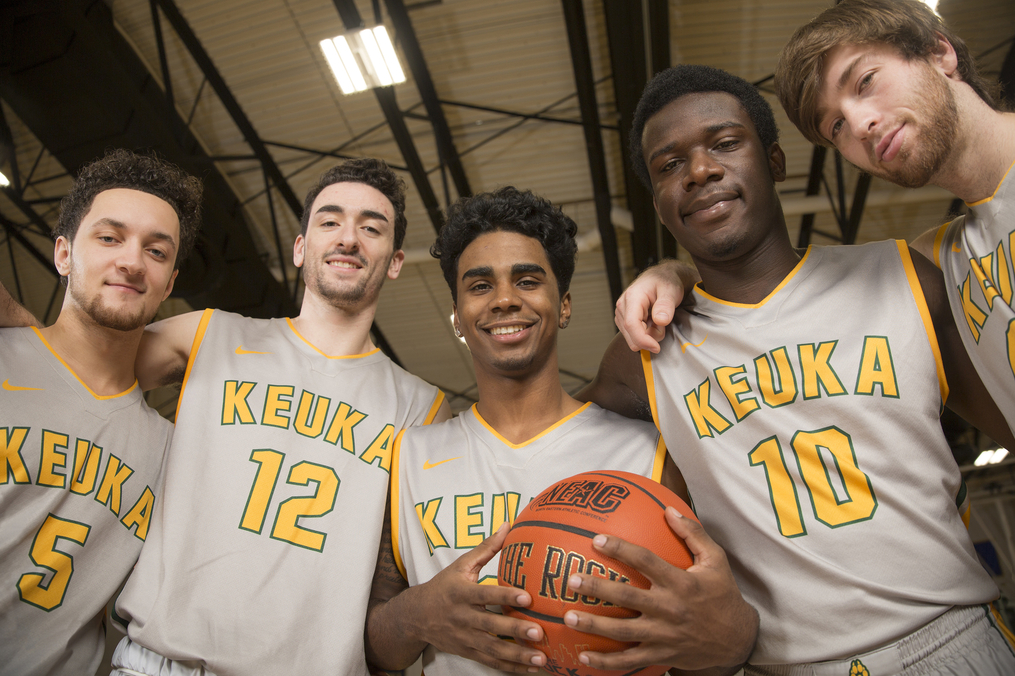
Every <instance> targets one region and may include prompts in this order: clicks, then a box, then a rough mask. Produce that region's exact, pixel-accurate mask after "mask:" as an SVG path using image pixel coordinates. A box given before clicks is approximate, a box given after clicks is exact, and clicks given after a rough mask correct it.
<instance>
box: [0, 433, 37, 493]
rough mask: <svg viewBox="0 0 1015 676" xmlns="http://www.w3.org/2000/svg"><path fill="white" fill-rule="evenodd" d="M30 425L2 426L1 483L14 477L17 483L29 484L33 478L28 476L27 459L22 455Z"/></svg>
mask: <svg viewBox="0 0 1015 676" xmlns="http://www.w3.org/2000/svg"><path fill="white" fill-rule="evenodd" d="M28 430H29V428H28V427H11V428H7V427H0V485H2V484H5V483H7V482H8V481H10V480H11V478H13V479H14V483H16V484H27V483H29V482H30V481H31V480H32V479H31V477H29V476H28V468H27V467H25V459H24V458H22V457H21V447H22V446H23V445H24V444H25V437H27V436H28Z"/></svg>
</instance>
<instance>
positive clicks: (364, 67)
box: [321, 26, 405, 94]
mask: <svg viewBox="0 0 1015 676" xmlns="http://www.w3.org/2000/svg"><path fill="white" fill-rule="evenodd" d="M321 51H322V52H324V58H325V60H327V62H328V66H329V67H330V68H331V72H332V74H333V75H334V76H335V80H336V81H338V86H339V87H340V88H341V89H342V93H343V94H354V93H356V92H361V91H363V90H365V89H368V88H370V87H389V86H391V85H393V84H398V83H400V82H405V72H404V71H403V70H402V66H401V64H400V63H399V62H398V56H397V55H396V54H395V47H394V46H393V45H392V44H391V38H389V37H388V31H387V30H386V29H385V28H384V26H376V27H375V28H363V29H359V30H353V31H349V32H347V33H345V34H344V35H339V36H338V37H335V38H330V39H328V40H321Z"/></svg>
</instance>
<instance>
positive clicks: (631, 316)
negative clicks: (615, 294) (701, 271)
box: [614, 259, 699, 354]
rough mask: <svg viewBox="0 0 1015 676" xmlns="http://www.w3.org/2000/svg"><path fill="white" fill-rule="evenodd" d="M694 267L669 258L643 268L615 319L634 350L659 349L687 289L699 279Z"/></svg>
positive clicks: (619, 304)
mask: <svg viewBox="0 0 1015 676" xmlns="http://www.w3.org/2000/svg"><path fill="white" fill-rule="evenodd" d="M698 280H699V277H698V272H697V270H695V269H694V267H693V266H691V265H688V264H687V263H683V262H681V261H678V260H673V259H667V260H664V261H660V262H659V263H657V264H656V265H653V266H652V267H650V268H648V269H646V270H645V271H643V272H642V273H641V274H640V275H638V277H637V278H636V279H635V280H634V281H633V282H631V285H630V286H629V287H627V289H626V290H625V291H624V294H623V295H622V296H621V297H620V299H619V300H618V301H617V307H616V312H615V316H614V321H615V322H616V323H617V328H618V329H620V333H621V335H622V336H624V339H625V340H626V341H627V345H628V347H630V348H631V349H632V350H635V351H637V350H648V351H649V352H652V353H653V354H657V353H658V352H659V341H661V340H662V339H663V336H664V335H666V327H667V326H668V325H669V323H670V322H672V321H673V312H674V311H675V310H676V308H677V306H679V305H680V304H681V302H682V301H683V300H684V295H685V292H686V291H687V290H688V289H691V288H692V287H694V285H695V284H696V283H697V282H698Z"/></svg>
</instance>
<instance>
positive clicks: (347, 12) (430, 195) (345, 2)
mask: <svg viewBox="0 0 1015 676" xmlns="http://www.w3.org/2000/svg"><path fill="white" fill-rule="evenodd" d="M334 3H335V9H337V10H338V15H339V16H340V17H341V18H342V23H343V24H344V25H345V28H346V30H352V29H354V28H360V27H361V26H362V25H363V19H362V18H360V15H359V10H358V9H357V8H356V3H355V1H354V0H334ZM374 95H375V96H376V97H377V103H378V104H379V105H380V106H381V112H383V113H384V117H385V119H386V120H387V121H388V126H389V127H391V134H392V136H394V137H395V143H397V144H398V149H399V150H400V151H401V152H402V159H404V160H405V164H406V167H407V168H408V169H409V174H410V175H411V176H412V182H413V183H414V184H415V186H416V190H417V191H418V192H419V196H420V198H421V199H422V200H423V206H424V207H426V213H427V214H428V215H429V216H430V222H431V223H432V224H433V228H434V230H435V231H436V232H440V230H441V224H442V223H444V216H443V215H442V214H441V208H440V204H439V203H438V202H437V195H436V193H434V191H433V186H432V185H430V179H429V178H428V177H427V172H426V169H424V168H423V160H421V159H420V157H419V152H418V151H417V150H416V143H415V141H413V140H412V134H410V133H409V128H408V127H407V126H406V125H405V118H403V117H402V111H401V110H400V109H399V108H398V101H396V100H395V88H394V87H377V88H375V89H374Z"/></svg>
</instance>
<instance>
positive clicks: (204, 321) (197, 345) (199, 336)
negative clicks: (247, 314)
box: [173, 308, 215, 420]
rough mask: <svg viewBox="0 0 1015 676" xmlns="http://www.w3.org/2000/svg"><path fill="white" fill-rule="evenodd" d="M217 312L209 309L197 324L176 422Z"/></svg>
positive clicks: (178, 401)
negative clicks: (195, 363)
mask: <svg viewBox="0 0 1015 676" xmlns="http://www.w3.org/2000/svg"><path fill="white" fill-rule="evenodd" d="M214 312H215V310H214V309H213V308H208V309H206V310H205V311H204V313H203V314H202V315H201V321H200V322H198V324H197V331H196V332H195V333H194V343H193V344H192V345H191V346H190V358H189V359H187V370H186V371H184V373H183V383H182V384H181V385H180V395H179V396H178V397H177V398H176V415H175V416H174V418H173V419H174V420H176V419H177V418H179V417H180V407H181V406H183V393H184V392H185V391H186V389H187V381H189V380H190V371H191V369H193V368H194V362H195V361H196V360H197V351H198V350H200V349H201V341H202V340H204V334H205V332H206V331H207V330H208V322H210V321H211V316H212V313H214Z"/></svg>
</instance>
